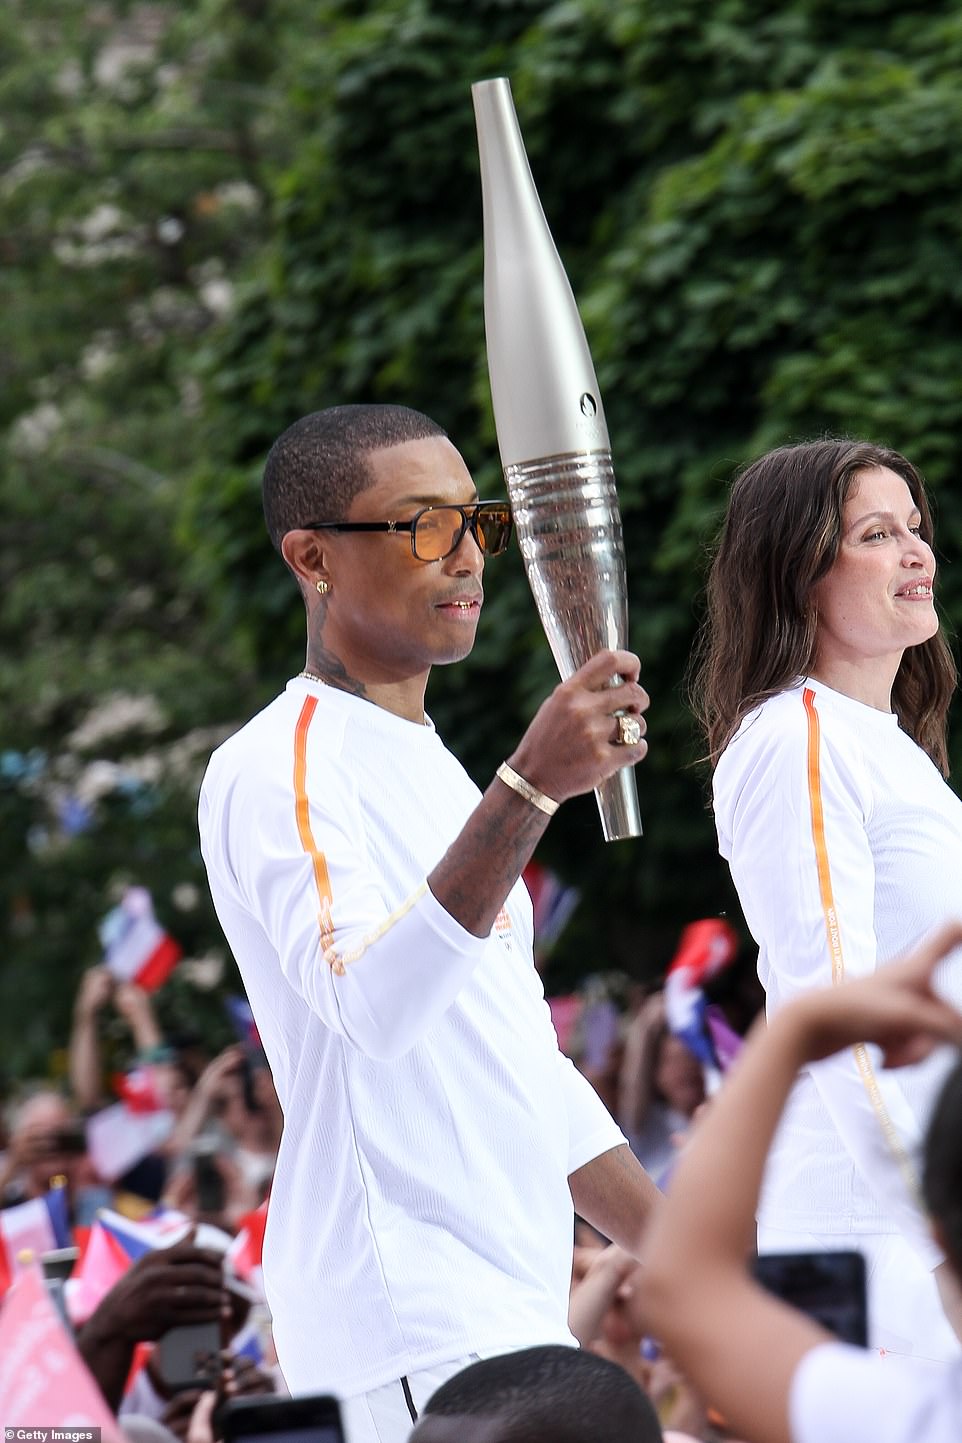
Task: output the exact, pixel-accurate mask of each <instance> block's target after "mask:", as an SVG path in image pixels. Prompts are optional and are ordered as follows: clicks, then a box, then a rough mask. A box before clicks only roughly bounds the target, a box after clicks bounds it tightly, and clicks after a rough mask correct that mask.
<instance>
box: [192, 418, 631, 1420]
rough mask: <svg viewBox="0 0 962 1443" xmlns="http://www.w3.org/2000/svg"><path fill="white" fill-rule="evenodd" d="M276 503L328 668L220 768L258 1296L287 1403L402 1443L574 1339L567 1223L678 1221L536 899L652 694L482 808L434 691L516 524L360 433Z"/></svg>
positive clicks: (411, 434)
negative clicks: (266, 1139) (557, 851)
mask: <svg viewBox="0 0 962 1443" xmlns="http://www.w3.org/2000/svg"><path fill="white" fill-rule="evenodd" d="M264 508H265V515H266V519H267V525H268V529H269V531H270V534H271V537H272V539H273V541H274V544H275V546H276V547H277V548H278V550H279V551H280V552H281V555H282V556H283V558H284V561H285V562H286V564H287V566H288V567H289V569H290V570H291V572H292V573H293V574H294V576H295V577H296V579H297V582H298V584H299V586H300V590H301V594H302V596H303V599H304V602H305V606H306V610H307V666H306V668H305V670H304V671H303V672H302V673H301V674H300V675H299V676H297V677H295V678H294V679H293V680H291V681H290V682H289V683H288V685H287V689H286V691H285V692H284V694H283V695H282V696H280V697H278V698H277V699H276V700H275V701H274V702H273V703H271V705H270V706H268V707H267V708H266V709H265V710H264V711H263V712H261V713H260V715H259V716H257V717H255V718H254V719H253V721H251V722H249V723H248V725H247V726H246V727H244V728H243V729H242V730H241V731H240V732H239V733H238V734H237V735H236V736H234V737H232V738H231V739H230V740H229V741H228V742H227V743H225V745H224V746H223V747H221V748H220V749H219V750H218V751H217V752H216V753H215V754H214V757H213V758H212V760H211V763H210V767H209V769H208V772H207V776H206V778H205V781H204V786H203V790H202V795H201V804H200V821H201V839H202V845H203V851H204V857H205V861H206V865H207V870H208V875H209V879H210V885H211V891H212V894H213V897H214V902H215V905H216V908H217V912H218V916H219V918H220V921H221V924H222V926H223V928H224V931H225V933H226V935H227V938H228V941H229V942H230V944H231V947H232V949H233V952H234V955H235V957H236V958H237V962H238V965H239V967H240V970H241V973H242V975H243V978H244V982H245V985H246V988H247V992H248V996H249V998H250V1002H251V1006H252V1008H253V1011H254V1016H255V1018H256V1021H257V1026H258V1030H259V1032H260V1036H261V1040H262V1042H263V1045H264V1048H265V1051H266V1053H267V1056H268V1059H269V1061H270V1064H271V1069H272V1071H273V1074H274V1081H275V1084H276V1087H277V1092H278V1096H279V1097H280V1100H281V1104H282V1108H283V1112H284V1135H283V1139H282V1142H281V1147H280V1152H279V1156H278V1163H277V1171H276V1174H275V1182H274V1188H273V1192H272V1195H271V1206H270V1217H269V1222H268V1226H267V1236H266V1241H265V1253H264V1272H265V1284H266V1289H267V1294H268V1300H269V1302H270V1304H271V1310H272V1313H273V1315H274V1329H275V1337H276V1342H277V1352H278V1358H279V1361H280V1364H281V1368H282V1370H283V1372H284V1374H285V1377H286V1380H287V1383H288V1386H289V1387H290V1389H291V1391H292V1392H321V1391H325V1390H327V1391H331V1392H334V1393H336V1394H338V1395H339V1396H340V1397H341V1398H342V1399H343V1400H346V1401H345V1413H346V1415H347V1418H348V1424H349V1431H350V1436H351V1439H352V1443H364V1440H382V1443H383V1440H389V1443H394V1440H398V1443H400V1440H402V1439H404V1438H406V1436H407V1433H408V1430H409V1428H410V1425H411V1421H412V1419H413V1418H415V1417H416V1415H417V1409H418V1407H419V1405H420V1403H421V1402H423V1401H424V1400H425V1399H427V1398H428V1397H429V1396H430V1394H431V1393H432V1392H433V1391H434V1390H435V1388H436V1387H437V1386H438V1385H439V1384H440V1383H441V1382H443V1381H444V1379H445V1378H447V1377H449V1376H451V1375H452V1374H453V1373H455V1372H457V1371H458V1370H459V1369H460V1368H461V1367H463V1366H465V1364H466V1363H467V1362H470V1361H473V1360H474V1359H475V1358H477V1357H478V1356H480V1355H482V1354H486V1355H491V1354H497V1353H503V1352H505V1351H507V1350H511V1349H515V1348H524V1347H527V1346H529V1345H532V1344H535V1343H567V1344H571V1343H572V1342H573V1341H574V1340H573V1338H572V1337H571V1334H570V1333H569V1331H568V1328H567V1322H566V1304H567V1295H568V1284H569V1279H570V1269H571V1253H572V1199H573V1200H574V1205H575V1207H576V1208H577V1210H578V1212H579V1213H581V1214H582V1215H583V1216H584V1217H586V1218H587V1219H588V1220H589V1221H590V1222H592V1223H593V1224H595V1225H596V1226H597V1227H598V1228H599V1229H600V1230H601V1231H603V1232H604V1233H606V1234H607V1236H609V1237H610V1238H612V1239H613V1240H615V1241H618V1242H620V1243H621V1244H622V1245H623V1246H624V1247H625V1248H627V1249H628V1250H629V1251H631V1252H637V1251H638V1250H639V1247H640V1237H641V1233H642V1229H643V1224H644V1221H645V1216H646V1213H647V1211H648V1209H649V1208H650V1206H651V1205H652V1201H653V1199H654V1198H656V1197H657V1196H658V1194H657V1191H656V1190H655V1188H654V1186H653V1185H652V1184H651V1183H650V1182H649V1180H648V1178H647V1177H646V1175H645V1173H644V1172H643V1171H642V1169H641V1167H640V1166H639V1165H638V1164H637V1163H635V1162H634V1160H633V1159H632V1157H631V1155H630V1153H629V1151H628V1148H627V1145H626V1144H625V1142H624V1138H623V1137H622V1135H621V1133H620V1132H619V1130H618V1129H617V1127H616V1126H615V1125H614V1123H613V1122H612V1120H611V1118H610V1117H609V1116H608V1114H607V1112H606V1111H605V1110H604V1108H603V1107H602V1106H601V1104H600V1103H599V1102H598V1099H597V1097H596V1096H595V1094H594V1093H593V1091H592V1089H591V1088H590V1086H589V1085H588V1084H587V1083H586V1082H585V1080H584V1079H583V1078H581V1077H580V1076H579V1074H578V1073H577V1072H576V1071H575V1069H574V1068H573V1067H572V1066H571V1064H570V1063H569V1062H568V1061H567V1059H565V1058H564V1057H563V1056H562V1055H561V1054H560V1052H559V1050H558V1046H557V1040H556V1038H555V1035H554V1032H553V1029H552V1027H551V1022H550V1017H549V1014H548V1011H547V1008H546V1006H545V1003H544V997H543V992H542V988H541V984H540V981H539V979H538V976H537V974H536V972H535V970H534V967H533V965H532V952H531V948H532V935H531V930H532V926H531V909H530V904H529V902H528V898H527V893H526V891H525V888H524V884H523V883H522V882H521V881H520V877H521V871H522V868H523V867H524V865H525V863H526V862H527V861H528V859H529V858H530V856H531V854H532V852H533V850H534V847H535V844H536V843H537V841H538V839H539V838H540V837H541V835H542V833H543V832H544V830H545V827H546V826H547V824H548V819H549V815H550V814H551V813H552V812H553V811H554V810H555V808H556V805H557V804H558V803H559V802H563V801H564V800H565V799H566V798H568V797H572V796H575V795H577V794H579V793H582V792H586V791H589V790H590V789H591V788H593V787H594V786H596V785H597V784H598V783H599V782H600V781H602V780H603V779H604V778H605V777H607V776H609V775H611V774H612V773H614V772H615V771H617V770H618V768H619V767H623V766H628V765H631V764H632V763H634V762H636V761H638V760H640V759H641V757H643V756H644V754H645V751H646V743H645V742H644V740H643V738H642V733H643V731H644V722H643V720H642V712H643V711H644V709H645V708H646V706H647V705H648V698H647V696H646V694H645V692H644V691H643V689H642V688H641V687H640V686H639V684H638V660H637V657H635V656H633V655H631V654H630V653H628V652H621V651H616V652H604V653H602V654H600V655H598V656H596V657H594V658H593V659H592V660H591V661H589V662H588V664H587V665H586V666H584V667H583V668H582V669H581V670H580V671H579V672H578V673H577V674H576V675H575V676H573V677H571V678H570V679H569V680H568V681H567V682H565V683H564V684H562V685H561V686H559V687H558V688H557V689H556V690H555V691H554V692H553V693H552V695H551V696H550V697H549V698H548V699H547V700H546V701H545V702H544V704H543V705H542V707H541V709H540V710H539V711H538V713H537V715H536V716H535V718H534V720H533V722H532V723H531V725H530V726H529V728H528V730H527V731H526V732H525V734H524V736H523V737H522V739H521V742H520V744H519V745H518V747H517V748H516V750H515V751H514V752H513V753H512V755H511V757H510V758H509V761H508V763H507V764H505V766H503V767H502V768H500V769H499V775H498V777H497V778H496V779H495V780H493V781H492V782H491V784H490V786H489V787H488V789H487V791H486V792H485V793H484V795H483V796H481V795H480V793H479V792H478V790H477V788H476V787H475V786H474V784H473V783H472V782H471V781H470V779H469V778H468V777H467V776H466V774H465V772H464V771H463V769H462V768H461V767H460V765H459V764H458V763H457V761H456V760H455V758H454V757H453V756H452V755H451V753H450V752H448V751H447V750H446V748H445V747H444V746H443V745H442V743H441V741H440V739H439V738H438V736H437V733H436V732H435V730H434V728H433V726H432V724H431V722H430V720H429V719H428V718H427V717H426V716H425V712H424V692H425V686H426V684H427V679H428V675H429V673H430V670H431V667H432V666H433V665H435V664H447V663H450V662H455V661H460V660H461V659H462V658H463V657H465V656H467V654H468V653H469V652H470V650H471V647H472V645H473V643H474V636H475V631H476V629H477V624H478V617H479V615H480V610H481V603H482V598H483V592H482V584H481V583H482V573H483V570H484V562H485V554H490V555H494V554H497V552H499V551H501V550H503V549H504V546H505V545H506V544H507V539H508V534H509V532H510V514H509V512H508V510H507V507H506V506H505V505H504V503H503V502H485V503H479V502H478V499H477V493H476V491H475V488H474V484H473V482H472V480H471V476H470V474H469V472H468V470H467V467H466V466H465V464H464V461H463V460H462V459H461V457H460V455H459V454H458V452H457V451H456V450H455V448H454V447H453V446H452V444H451V442H450V441H449V440H448V439H447V437H446V436H445V434H444V432H443V431H442V430H441V428H440V427H439V426H437V425H436V424H435V423H434V422H433V421H430V420H429V419H428V418H427V417H426V416H422V415H420V414H419V413H418V412H415V411H409V410H407V409H405V408H403V407H398V406H344V407H335V408H333V409H331V410H327V411H321V412H318V413H315V414H314V415H310V416H307V417H304V418H303V419H302V420H300V421H298V422H296V423H295V424H294V425H293V426H291V427H290V428H289V430H287V431H285V432H284V434H283V435H282V436H281V437H280V438H279V440H278V441H277V442H276V443H275V445H274V446H273V448H272V450H271V452H270V455H269V456H268V459H267V465H266V468H265V472H264ZM615 672H618V673H620V674H621V675H622V676H623V677H624V679H625V680H624V685H623V686H621V687H619V688H618V691H617V694H613V693H612V692H611V691H610V689H608V687H607V686H606V683H607V681H608V680H609V678H610V677H611V676H612V674H613V673H615ZM479 704H483V703H479ZM616 705H617V708H618V711H619V712H623V713H624V714H623V715H620V716H619V715H618V714H616Z"/></svg>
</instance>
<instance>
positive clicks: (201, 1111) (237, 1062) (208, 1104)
mask: <svg viewBox="0 0 962 1443" xmlns="http://www.w3.org/2000/svg"><path fill="white" fill-rule="evenodd" d="M243 1061H244V1049H243V1047H242V1046H241V1044H240V1043H239V1042H235V1043H232V1044H231V1046H230V1047H225V1048H224V1050H223V1052H219V1053H218V1054H217V1056H216V1057H215V1058H214V1059H213V1060H212V1061H211V1062H209V1063H208V1064H207V1066H206V1067H205V1068H204V1070H203V1072H202V1073H201V1074H200V1076H199V1077H198V1079H197V1081H196V1082H195V1084H194V1088H193V1091H192V1092H191V1095H190V1100H189V1102H188V1103H187V1106H186V1107H185V1108H184V1110H183V1112H182V1113H181V1115H180V1117H179V1119H178V1121H177V1126H176V1128H175V1129H174V1132H173V1135H172V1137H171V1139H170V1144H169V1148H170V1151H171V1152H173V1153H177V1152H183V1151H184V1150H185V1149H186V1147H187V1145H188V1143H189V1142H190V1141H191V1139H192V1138H194V1137H195V1136H196V1135H197V1133H198V1132H200V1130H201V1128H202V1127H203V1126H204V1123H205V1122H206V1121H207V1119H208V1118H209V1117H210V1116H211V1114H212V1113H214V1112H215V1110H216V1108H217V1106H218V1103H219V1099H220V1097H221V1092H222V1088H223V1085H224V1083H225V1081H226V1080H227V1079H228V1078H229V1077H231V1076H232V1075H233V1074H235V1073H236V1072H238V1070H239V1069H240V1068H241V1067H242V1066H243Z"/></svg>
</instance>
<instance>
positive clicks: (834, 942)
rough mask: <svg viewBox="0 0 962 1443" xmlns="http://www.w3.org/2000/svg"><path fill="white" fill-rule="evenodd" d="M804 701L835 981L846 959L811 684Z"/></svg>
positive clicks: (815, 835)
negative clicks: (824, 808) (827, 838)
mask: <svg viewBox="0 0 962 1443" xmlns="http://www.w3.org/2000/svg"><path fill="white" fill-rule="evenodd" d="M802 703H803V705H804V707H805V714H806V716H807V718H808V802H809V807H810V809H811V813H812V841H813V843H814V844H815V865H816V868H817V870H818V891H819V895H820V897H821V899H822V914H823V916H824V918H825V935H826V937H827V938H828V950H829V955H830V957H831V959H832V981H833V982H841V981H842V979H843V977H844V976H845V959H844V957H843V956H842V938H841V935H840V933H839V929H838V914H837V912H836V911H835V898H834V896H833V894H832V873H831V869H830V867H829V865H828V847H827V845H826V842H825V816H824V813H823V811H822V775H821V768H820V764H819V743H820V740H821V733H820V730H819V724H818V712H817V711H816V710H815V693H814V692H813V691H811V690H810V689H809V688H808V687H806V688H805V690H804V691H803V692H802Z"/></svg>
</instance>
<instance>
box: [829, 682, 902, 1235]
mask: <svg viewBox="0 0 962 1443" xmlns="http://www.w3.org/2000/svg"><path fill="white" fill-rule="evenodd" d="M802 701H803V703H804V705H805V712H806V714H807V716H808V799H809V804H810V806H811V811H812V840H813V842H814V843H815V862H816V866H817V868H818V890H819V893H820V894H821V898H822V912H823V913H824V916H825V932H826V935H827V937H828V948H829V952H830V953H831V957H832V981H833V982H843V981H844V980H845V960H844V958H843V956H842V939H841V934H840V933H839V927H838V916H837V914H836V911H835V898H834V896H833V893H832V874H831V872H830V870H829V865H828V847H827V846H826V844H825V817H824V815H823V812H822V778H821V771H820V767H819V738H820V732H819V723H818V712H817V711H816V710H815V693H814V692H813V691H810V690H809V688H808V687H806V688H805V689H804V691H803V692H802ZM852 1052H853V1055H854V1058H855V1066H856V1068H857V1070H858V1074H859V1077H860V1078H861V1080H862V1085H863V1086H864V1088H865V1090H866V1092H867V1093H868V1097H869V1102H870V1104H871V1107H872V1111H873V1112H874V1113H875V1116H876V1119H877V1121H878V1123H879V1126H880V1127H881V1129H882V1132H883V1135H884V1137H885V1140H886V1142H887V1144H888V1146H889V1148H890V1150H891V1152H892V1155H893V1157H894V1158H895V1162H896V1165H897V1166H898V1168H899V1171H900V1172H901V1174H902V1178H903V1180H904V1182H905V1185H906V1187H907V1188H908V1190H909V1193H910V1195H911V1196H912V1197H914V1198H915V1200H916V1203H917V1205H918V1207H919V1209H920V1210H922V1209H923V1203H922V1199H921V1192H920V1189H919V1183H918V1178H917V1177H916V1174H915V1168H914V1167H913V1165H912V1160H911V1158H910V1157H909V1155H908V1153H907V1152H906V1150H905V1145H904V1144H903V1142H902V1139H901V1138H900V1137H899V1135H898V1131H897V1129H896V1127H895V1124H894V1122H893V1121H892V1119H891V1117H890V1115H889V1111H888V1108H887V1107H886V1105H885V1099H884V1098H883V1096H882V1092H881V1089H880V1088H879V1085H878V1079H877V1078H876V1076H875V1072H874V1069H873V1067H872V1062H871V1058H870V1057H869V1055H868V1049H867V1048H866V1046H865V1043H864V1042H859V1043H857V1044H856V1046H855V1047H853V1049H852Z"/></svg>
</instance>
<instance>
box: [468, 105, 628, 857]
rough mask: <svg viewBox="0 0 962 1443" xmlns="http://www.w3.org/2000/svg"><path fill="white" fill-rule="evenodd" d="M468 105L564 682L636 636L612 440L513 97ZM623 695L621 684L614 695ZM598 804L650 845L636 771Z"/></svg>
mask: <svg viewBox="0 0 962 1443" xmlns="http://www.w3.org/2000/svg"><path fill="white" fill-rule="evenodd" d="M471 93H472V96H473V98H474V114H475V120H476V122H477V129H478V150H479V154H480V159H481V193H482V200H483V207H484V325H485V334H486V339H487V349H488V374H489V376H490V380H491V400H492V404H493V407H494V422H495V428H496V430H497V435H498V447H499V449H500V452H501V464H502V466H503V468H504V476H505V481H506V482H507V487H508V496H509V497H510V500H511V508H512V511H513V513H514V522H515V528H516V530H517V534H518V539H519V542H520V545H521V555H522V557H523V558H524V566H525V571H526V573H527V577H528V582H529V584H530V586H531V590H532V592H533V594H534V599H535V603H536V605H537V608H538V614H539V615H540V617H541V624H542V626H543V627H544V629H545V634H546V635H547V638H548V644H549V645H550V647H551V651H552V653H553V655H554V659H555V661H556V663H557V665H558V670H559V671H560V673H561V675H562V677H563V678H567V677H569V676H570V675H571V674H572V672H574V671H577V669H578V667H580V666H582V665H583V664H584V663H585V662H586V661H587V660H588V658H589V657H591V656H593V655H594V654H595V652H597V651H600V650H602V648H604V647H624V646H625V644H626V642H627V636H628V594H627V585H626V582H625V544H624V539H623V537H622V532H621V514H620V512H619V510H618V496H617V492H616V491H615V474H614V468H613V466H612V463H611V446H610V443H609V440H608V427H607V426H606V425H605V414H604V410H603V408H602V404H601V396H600V394H599V391H598V382H597V379H596V377H595V370H594V366H593V365H592V361H591V353H590V352H589V350H588V342H587V340H586V338H585V333H584V328H583V327H582V324H581V318H580V316H579V315H578V307H577V305H576V304H575V298H574V296H573V294H572V291H571V286H570V284H569V282H568V277H567V276H566V274H565V271H564V267H563V265H562V264H561V258H560V257H559V255H558V252H557V250H556V249H555V244H554V241H553V240H552V238H551V232H550V231H549V229H548V223H547V221H546V220H545V217H544V211H543V210H542V209H541V202H540V200H539V199H538V192H537V190H536V189H535V184H534V180H533V179H532V176H531V169H530V167H529V165H528V157H527V155H526V154H525V149H524V142H523V140H522V139H521V131H520V129H519V127H518V118H517V115H516V114H515V109H514V102H513V101H512V99H511V86H510V83H509V82H508V81H507V80H506V79H504V78H499V79H497V80H482V81H479V82H478V84H476V85H473V86H472V87H471ZM620 682H621V677H613V678H612V681H611V685H612V686H617V685H619V684H620ZM612 700H613V703H614V699H612ZM614 710H615V706H614V704H613V706H612V711H614ZM595 795H596V796H597V798H598V808H599V811H600V812H601V825H602V829H603V831H604V835H605V840H606V841H608V842H612V841H616V840H618V839H620V838H622V837H638V836H640V835H641V816H640V813H639V810H638V793H637V790H636V788H635V776H634V769H633V768H632V767H622V768H621V770H620V771H618V772H616V773H615V774H614V776H612V777H610V778H609V779H608V780H607V781H605V782H603V783H602V785H601V786H600V787H598V788H597V789H596V792H595Z"/></svg>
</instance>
